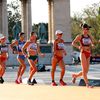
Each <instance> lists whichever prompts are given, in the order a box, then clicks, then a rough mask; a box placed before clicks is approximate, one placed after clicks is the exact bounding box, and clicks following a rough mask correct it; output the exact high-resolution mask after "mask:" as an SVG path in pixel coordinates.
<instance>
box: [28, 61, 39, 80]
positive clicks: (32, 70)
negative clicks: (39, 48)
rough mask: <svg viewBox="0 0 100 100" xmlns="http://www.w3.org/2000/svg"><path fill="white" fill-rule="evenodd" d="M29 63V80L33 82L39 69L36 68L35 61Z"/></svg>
mask: <svg viewBox="0 0 100 100" xmlns="http://www.w3.org/2000/svg"><path fill="white" fill-rule="evenodd" d="M28 62H29V64H30V75H29V79H30V80H31V79H32V76H33V75H34V74H35V72H36V71H37V67H36V62H35V61H33V60H30V59H28Z"/></svg>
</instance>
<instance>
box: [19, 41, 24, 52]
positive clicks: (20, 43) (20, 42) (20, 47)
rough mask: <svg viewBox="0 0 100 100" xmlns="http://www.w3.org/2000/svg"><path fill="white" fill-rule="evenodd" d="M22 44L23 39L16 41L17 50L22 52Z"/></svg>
mask: <svg viewBox="0 0 100 100" xmlns="http://www.w3.org/2000/svg"><path fill="white" fill-rule="evenodd" d="M24 44H25V41H20V40H19V41H18V51H19V52H22V50H21V49H22V47H23V45H24Z"/></svg>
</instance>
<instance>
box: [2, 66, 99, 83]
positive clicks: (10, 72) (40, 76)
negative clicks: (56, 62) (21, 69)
mask: <svg viewBox="0 0 100 100" xmlns="http://www.w3.org/2000/svg"><path fill="white" fill-rule="evenodd" d="M46 69H51V66H46ZM17 70H18V67H14V69H13V68H12V67H7V68H6V73H5V75H4V79H5V83H7V82H9V83H10V82H11V83H12V82H14V81H15V79H16V74H17ZM80 70H81V65H66V73H65V77H64V80H65V81H66V82H67V84H68V85H73V84H72V82H71V80H72V77H71V75H72V73H74V72H78V71H80ZM28 71H29V66H27V69H26V71H25V73H24V75H23V81H25V80H26V78H27V77H28V75H29V72H28ZM59 76H60V68H59V67H58V66H57V69H56V73H55V80H56V82H57V83H58V82H59ZM34 77H35V78H36V80H37V81H38V84H50V83H51V75H50V71H48V72H37V73H36V74H35V75H34ZM88 77H89V78H91V79H100V64H94V65H90V70H89V73H88ZM79 81H80V78H78V79H77V82H76V84H74V85H78V83H79Z"/></svg>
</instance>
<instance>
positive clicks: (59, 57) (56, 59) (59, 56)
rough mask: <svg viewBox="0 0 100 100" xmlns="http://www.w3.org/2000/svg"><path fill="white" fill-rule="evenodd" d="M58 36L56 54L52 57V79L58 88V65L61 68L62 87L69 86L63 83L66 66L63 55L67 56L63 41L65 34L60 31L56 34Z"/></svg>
mask: <svg viewBox="0 0 100 100" xmlns="http://www.w3.org/2000/svg"><path fill="white" fill-rule="evenodd" d="M55 34H56V37H57V38H56V40H55V41H54V45H53V46H54V50H53V51H54V54H53V57H52V70H51V78H52V83H51V85H52V86H57V83H56V82H55V79H54V76H55V70H56V65H57V63H58V65H59V66H60V68H61V75H60V80H59V82H60V85H62V86H65V85H67V84H66V83H65V82H64V81H63V76H64V74H65V64H64V61H63V55H66V51H65V46H64V40H63V39H62V35H63V32H62V31H60V30H57V31H56V32H55Z"/></svg>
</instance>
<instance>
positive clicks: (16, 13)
mask: <svg viewBox="0 0 100 100" xmlns="http://www.w3.org/2000/svg"><path fill="white" fill-rule="evenodd" d="M7 10H8V38H9V41H10V42H11V41H12V39H13V38H14V33H13V27H14V25H15V24H16V22H17V23H18V25H19V26H20V27H21V21H20V20H21V14H20V8H19V4H18V0H16V1H12V2H11V3H10V4H8V5H7Z"/></svg>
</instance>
